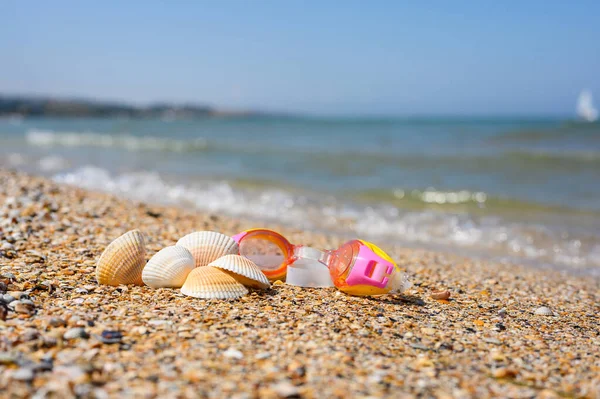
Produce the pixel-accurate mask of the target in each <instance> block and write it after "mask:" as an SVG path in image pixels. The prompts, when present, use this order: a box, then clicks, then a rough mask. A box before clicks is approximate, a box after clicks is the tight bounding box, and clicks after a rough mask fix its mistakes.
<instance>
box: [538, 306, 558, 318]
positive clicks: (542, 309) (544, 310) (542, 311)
mask: <svg viewBox="0 0 600 399" xmlns="http://www.w3.org/2000/svg"><path fill="white" fill-rule="evenodd" d="M535 314H537V315H540V316H552V315H554V312H552V310H550V308H547V307H546V306H542V307H539V308H537V309H536V310H535Z"/></svg>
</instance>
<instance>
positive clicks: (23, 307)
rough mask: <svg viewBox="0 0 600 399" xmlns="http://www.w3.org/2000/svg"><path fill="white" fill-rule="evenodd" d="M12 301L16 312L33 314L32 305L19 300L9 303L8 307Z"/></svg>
mask: <svg viewBox="0 0 600 399" xmlns="http://www.w3.org/2000/svg"><path fill="white" fill-rule="evenodd" d="M14 303H16V304H15V305H14V306H13V310H14V311H15V312H16V313H21V314H27V315H31V314H33V312H34V307H33V306H31V305H29V304H28V303H23V302H21V301H14V302H12V303H11V304H10V305H9V307H10V306H11V305H13V304H14Z"/></svg>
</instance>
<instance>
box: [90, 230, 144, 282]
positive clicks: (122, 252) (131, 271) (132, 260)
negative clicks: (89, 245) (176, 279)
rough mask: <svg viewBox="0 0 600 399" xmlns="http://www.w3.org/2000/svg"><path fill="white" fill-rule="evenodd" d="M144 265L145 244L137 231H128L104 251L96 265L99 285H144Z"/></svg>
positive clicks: (142, 236) (141, 235)
mask: <svg viewBox="0 0 600 399" xmlns="http://www.w3.org/2000/svg"><path fill="white" fill-rule="evenodd" d="M145 264H146V244H145V242H144V235H143V234H142V233H141V232H140V231H139V230H132V231H128V232H127V233H125V234H123V235H122V236H120V237H119V238H117V239H116V240H114V241H113V242H111V243H110V244H109V245H108V247H106V249H105V250H104V252H103V253H102V255H101V256H100V259H98V263H97V264H96V280H98V283H99V284H106V285H121V284H137V285H144V283H143V281H142V270H143V269H144V265H145Z"/></svg>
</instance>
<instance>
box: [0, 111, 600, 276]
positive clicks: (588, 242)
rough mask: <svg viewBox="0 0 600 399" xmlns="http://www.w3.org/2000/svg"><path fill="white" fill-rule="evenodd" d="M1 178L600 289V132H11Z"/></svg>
mask: <svg viewBox="0 0 600 399" xmlns="http://www.w3.org/2000/svg"><path fill="white" fill-rule="evenodd" d="M0 166H2V167H8V168H15V169H19V170H24V171H28V172H33V173H36V174H42V175H46V176H49V177H52V178H53V179H55V180H57V181H60V182H66V183H69V184H74V185H77V186H81V187H85V188H89V189H94V190H102V191H108V192H112V193H116V194H118V195H122V196H125V197H129V198H134V199H139V200H144V201H149V202H158V203H164V204H177V205H185V206H192V207H195V208H197V209H199V210H207V211H212V212H218V213H227V214H230V215H239V216H244V217H248V218H253V219H256V220H257V224H260V221H261V220H269V221H277V222H279V223H282V224H287V225H290V226H294V227H298V228H305V229H313V230H321V231H332V232H335V233H336V234H343V235H347V236H357V237H361V238H365V239H370V240H373V241H375V242H377V243H381V244H382V246H384V247H385V246H386V245H393V244H397V245H403V246H413V247H426V248H433V249H442V250H446V251H452V252H461V253H466V254H469V255H472V256H481V257H484V258H491V259H495V260H500V261H508V262H518V263H527V264H532V265H537V266H541V267H553V268H558V269H561V270H565V271H570V272H574V273H583V274H595V275H600V124H598V123H580V122H574V121H568V120H560V119H544V118H499V119H489V118H352V119H350V118H300V117H267V116H254V117H246V118H241V117H239V118H216V117H212V118H206V119H193V120H169V119H164V120H161V119H15V118H12V119H0Z"/></svg>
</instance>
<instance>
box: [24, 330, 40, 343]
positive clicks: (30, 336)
mask: <svg viewBox="0 0 600 399" xmlns="http://www.w3.org/2000/svg"><path fill="white" fill-rule="evenodd" d="M39 336H40V333H39V332H38V330H36V329H34V328H28V329H27V330H25V332H24V333H23V335H22V336H21V339H22V340H23V341H24V342H29V341H33V340H36V339H38V338H39Z"/></svg>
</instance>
